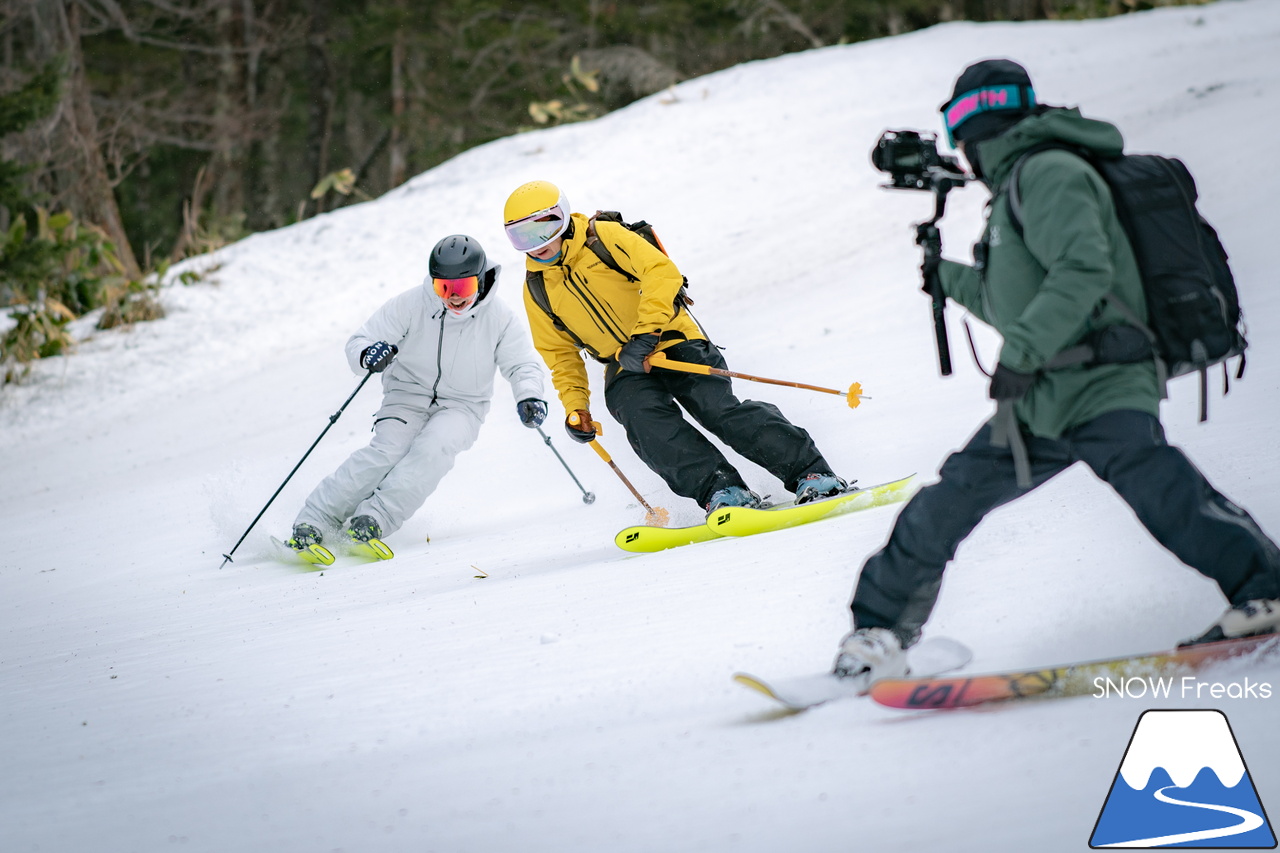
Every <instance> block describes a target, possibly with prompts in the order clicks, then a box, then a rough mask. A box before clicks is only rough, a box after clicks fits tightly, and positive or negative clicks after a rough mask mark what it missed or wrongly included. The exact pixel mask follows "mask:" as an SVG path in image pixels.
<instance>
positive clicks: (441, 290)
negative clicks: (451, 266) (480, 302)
mask: <svg viewBox="0 0 1280 853" xmlns="http://www.w3.org/2000/svg"><path fill="white" fill-rule="evenodd" d="M431 283H432V285H434V286H435V289H436V296H439V297H440V298H441V299H449V298H450V297H453V296H458V297H461V298H463V299H467V298H469V297H472V296H475V295H476V291H478V290H479V289H480V276H478V275H469V276H467V277H466V278H433V279H431Z"/></svg>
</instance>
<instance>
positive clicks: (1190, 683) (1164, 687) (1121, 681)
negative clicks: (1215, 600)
mask: <svg viewBox="0 0 1280 853" xmlns="http://www.w3.org/2000/svg"><path fill="white" fill-rule="evenodd" d="M1091 695H1092V696H1093V698H1095V699H1108V698H1111V697H1120V698H1124V699H1270V698H1271V683H1270V682H1268V681H1254V680H1253V679H1251V678H1248V677H1246V678H1244V679H1243V680H1240V681H1226V682H1222V681H1201V680H1200V679H1198V678H1196V677H1195V676H1192V675H1184V676H1182V677H1181V678H1177V677H1174V676H1163V677H1161V676H1153V675H1146V676H1136V675H1135V676H1130V677H1121V676H1098V677H1097V678H1095V679H1094V680H1093V693H1092V694H1091Z"/></svg>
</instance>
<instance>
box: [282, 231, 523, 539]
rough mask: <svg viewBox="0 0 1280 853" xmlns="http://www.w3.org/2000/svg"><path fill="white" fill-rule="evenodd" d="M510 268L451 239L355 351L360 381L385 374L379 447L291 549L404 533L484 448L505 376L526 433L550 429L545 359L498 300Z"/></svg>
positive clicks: (355, 462) (316, 509)
mask: <svg viewBox="0 0 1280 853" xmlns="http://www.w3.org/2000/svg"><path fill="white" fill-rule="evenodd" d="M500 269H501V267H499V266H497V265H491V264H489V263H488V260H487V258H486V257H485V253H484V249H482V248H481V246H480V244H479V243H478V242H477V241H476V240H474V239H472V238H471V237H467V236H465V235H461V234H455V235H453V236H450V237H446V238H444V239H443V240H441V241H440V242H439V243H437V244H436V246H435V248H434V249H432V250H431V260H430V263H429V273H430V275H429V277H428V279H427V280H426V281H425V282H423V284H422V285H421V286H419V287H415V288H414V289H412V290H408V291H405V292H404V293H401V294H400V295H399V296H396V297H395V298H393V299H391V300H390V301H389V302H387V303H386V304H385V305H383V306H382V307H381V308H379V309H378V310H377V311H376V312H375V313H374V314H373V316H372V317H370V318H369V319H368V321H366V322H365V324H364V325H363V326H361V327H360V329H359V330H358V331H357V332H356V333H355V334H354V335H352V336H351V339H350V340H348V341H347V346H346V351H347V361H348V362H350V364H351V368H352V370H353V371H355V372H356V374H357V375H358V374H360V373H363V372H364V371H366V370H368V371H373V372H375V373H382V389H383V398H382V407H381V408H380V409H378V412H377V414H376V415H374V426H373V429H374V434H373V439H372V440H371V441H370V442H369V445H368V446H367V447H364V448H362V449H360V450H357V451H356V452H355V453H353V454H351V456H350V457H349V458H348V459H347V461H346V462H344V463H342V465H341V466H340V467H339V468H338V470H336V471H334V472H333V473H332V474H330V475H329V476H328V477H326V478H325V479H324V480H322V481H321V482H320V484H319V485H318V486H316V488H315V490H314V491H312V492H311V495H310V496H309V497H308V498H307V501H306V504H305V505H304V506H303V508H302V511H301V512H300V513H298V517H297V520H296V521H295V522H294V525H293V536H292V538H290V539H289V540H288V541H287V543H286V544H287V545H289V547H291V548H293V549H294V550H296V551H299V552H303V551H306V550H307V549H308V548H309V547H310V546H311V545H321V544H322V543H323V542H324V541H325V535H326V534H341V537H342V538H345V539H346V540H347V541H348V542H352V543H367V542H369V541H370V540H375V539H376V540H381V538H382V537H383V536H389V535H390V534H392V533H394V532H395V531H396V530H399V529H400V527H401V525H403V524H404V522H405V521H406V520H407V519H409V518H410V517H411V516H412V515H413V514H414V513H415V512H417V511H418V509H419V508H420V507H421V506H422V504H423V503H424V502H425V501H426V499H427V497H428V496H429V495H430V494H431V493H432V492H433V491H435V489H436V486H437V485H439V483H440V480H441V479H442V478H443V477H444V475H445V474H446V473H448V471H449V470H450V469H451V468H452V467H453V463H454V459H455V457H457V455H458V454H459V453H461V452H462V451H464V450H466V449H467V448H468V447H470V446H471V445H472V444H474V443H475V440H476V437H477V436H478V435H479V433H480V424H481V423H483V422H484V418H485V415H486V414H487V413H488V411H489V404H490V400H491V399H492V397H493V376H494V371H495V368H496V369H497V370H501V371H502V375H503V376H504V377H506V380H507V381H508V382H509V383H511V390H512V393H513V394H514V396H515V399H516V401H517V402H516V411H517V414H518V415H519V417H520V421H521V423H523V424H524V425H525V426H526V427H529V428H530V429H533V428H535V427H538V426H540V425H541V424H542V421H543V419H544V418H545V417H546V414H547V404H546V402H545V401H544V400H543V382H542V378H543V371H542V364H541V361H540V360H539V358H538V356H537V354H536V353H535V352H534V349H533V344H532V341H531V340H530V337H529V332H528V330H527V329H526V328H524V327H523V326H522V325H521V324H519V323H518V322H517V321H516V319H515V315H514V314H513V313H512V311H511V309H510V308H508V307H507V306H506V304H504V303H503V302H501V301H499V300H497V299H493V298H491V297H492V294H493V290H494V287H495V285H496V284H497V280H498V272H499V270H500ZM388 553H389V552H388Z"/></svg>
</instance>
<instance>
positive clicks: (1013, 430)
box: [991, 400, 1031, 491]
mask: <svg viewBox="0 0 1280 853" xmlns="http://www.w3.org/2000/svg"><path fill="white" fill-rule="evenodd" d="M991 446H992V447H1007V448H1009V452H1010V453H1012V454H1013V473H1014V476H1015V477H1016V478H1017V482H1018V488H1019V489H1022V490H1023V491H1026V490H1027V489H1030V488H1031V457H1030V455H1028V453H1027V444H1026V442H1025V441H1024V440H1023V438H1022V430H1021V429H1020V428H1019V426H1018V416H1017V415H1016V414H1014V411H1013V401H1012V400H1001V401H1000V402H999V403H997V404H996V415H995V417H994V418H992V419H991Z"/></svg>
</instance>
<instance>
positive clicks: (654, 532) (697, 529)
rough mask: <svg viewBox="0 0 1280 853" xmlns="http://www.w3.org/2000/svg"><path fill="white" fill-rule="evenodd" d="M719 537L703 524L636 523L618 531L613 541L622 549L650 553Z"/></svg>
mask: <svg viewBox="0 0 1280 853" xmlns="http://www.w3.org/2000/svg"><path fill="white" fill-rule="evenodd" d="M719 538H720V534H719V533H716V532H715V531H713V530H711V529H710V528H709V527H707V526H706V525H705V524H695V525H694V526H693V527H651V526H649V525H646V524H638V525H636V526H635V527H627V528H624V529H622V530H620V531H618V535H617V536H615V537H613V542H614V544H615V545H617V546H618V547H619V548H621V549H622V550H624V551H634V552H637V553H652V552H654V551H665V550H667V549H668V548H678V547H680V546H681V545H692V544H693V543H694V542H706V541H708V540H710V539H719Z"/></svg>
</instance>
